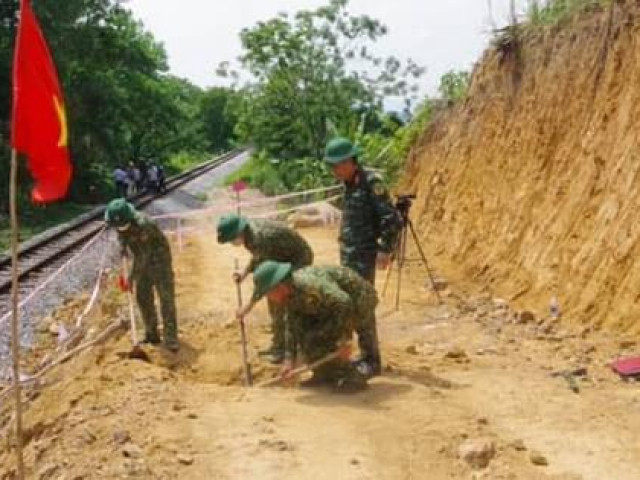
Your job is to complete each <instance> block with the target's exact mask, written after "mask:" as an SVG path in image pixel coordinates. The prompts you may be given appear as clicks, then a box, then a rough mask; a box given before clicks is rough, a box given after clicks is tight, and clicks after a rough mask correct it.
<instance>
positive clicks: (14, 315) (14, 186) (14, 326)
mask: <svg viewBox="0 0 640 480" xmlns="http://www.w3.org/2000/svg"><path fill="white" fill-rule="evenodd" d="M17 197H18V154H17V152H16V150H15V149H12V150H11V174H10V180H9V209H10V216H11V353H12V355H13V390H14V395H15V400H16V458H17V463H18V478H19V479H20V480H24V478H25V475H24V457H23V453H22V402H21V397H22V391H21V385H20V326H19V324H18V320H19V318H18V317H19V315H18V242H19V239H18V238H19V232H18V198H17Z"/></svg>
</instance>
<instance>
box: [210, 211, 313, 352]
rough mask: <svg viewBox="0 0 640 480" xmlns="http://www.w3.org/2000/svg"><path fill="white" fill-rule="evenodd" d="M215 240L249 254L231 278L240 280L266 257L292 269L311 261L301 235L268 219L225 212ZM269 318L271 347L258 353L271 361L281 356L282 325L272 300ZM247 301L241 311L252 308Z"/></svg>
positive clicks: (282, 347) (311, 252) (309, 249)
mask: <svg viewBox="0 0 640 480" xmlns="http://www.w3.org/2000/svg"><path fill="white" fill-rule="evenodd" d="M218 242H219V243H228V242H232V243H233V244H234V245H236V246H239V245H243V246H244V247H245V248H246V249H247V250H248V251H249V252H250V253H251V261H250V262H249V264H248V265H247V266H246V267H245V269H244V270H243V271H242V272H235V273H234V275H233V278H234V280H235V281H236V282H238V283H240V282H242V281H243V280H244V279H245V278H247V276H248V275H249V274H250V273H252V272H253V271H254V270H255V269H256V267H257V266H258V265H260V263H262V262H263V261H265V260H275V261H278V262H288V263H290V264H291V267H292V269H294V270H296V269H298V268H302V267H306V266H308V265H311V264H312V263H313V251H312V250H311V247H310V246H309V244H308V243H307V241H306V240H305V239H304V238H302V236H301V235H300V234H299V233H298V232H296V231H294V230H291V229H290V228H288V227H287V226H285V225H283V224H281V223H279V222H274V221H271V220H252V221H249V220H248V219H247V218H245V217H243V216H240V215H235V214H231V215H226V216H224V217H222V218H221V219H220V221H219V222H218ZM267 304H268V307H269V314H270V316H271V321H272V332H273V340H272V344H271V348H270V349H268V350H265V351H263V352H261V353H263V354H266V355H270V356H271V361H272V362H273V363H282V361H283V359H284V327H283V324H282V312H281V310H282V309H281V308H280V307H279V306H278V305H277V304H275V303H274V302H271V301H268V302H267ZM253 306H254V303H253V302H251V303H249V304H248V305H247V306H246V307H245V308H244V309H243V311H242V313H243V315H246V314H247V313H249V312H250V311H251V309H252V308H253Z"/></svg>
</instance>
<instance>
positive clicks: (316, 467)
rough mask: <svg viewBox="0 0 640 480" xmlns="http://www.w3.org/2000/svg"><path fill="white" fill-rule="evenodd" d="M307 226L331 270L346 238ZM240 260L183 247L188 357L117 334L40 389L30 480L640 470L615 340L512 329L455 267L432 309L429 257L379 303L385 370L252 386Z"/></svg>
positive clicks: (116, 310) (257, 323)
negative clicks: (337, 382) (245, 352)
mask: <svg viewBox="0 0 640 480" xmlns="http://www.w3.org/2000/svg"><path fill="white" fill-rule="evenodd" d="M302 233H303V234H304V235H305V236H306V237H307V238H308V239H309V240H310V242H311V243H312V245H313V247H314V249H315V251H316V258H317V259H318V260H317V262H316V263H318V264H322V263H334V262H336V260H337V258H336V248H335V245H336V243H335V241H336V240H335V237H336V232H335V230H332V229H326V230H323V229H308V230H303V231H302ZM236 256H237V258H239V259H241V261H242V262H244V261H246V258H247V257H246V255H245V254H244V252H241V251H240V250H238V249H234V248H233V247H230V246H219V245H217V243H216V242H215V239H214V238H213V237H212V236H210V235H200V236H192V237H190V238H189V239H188V240H187V242H186V244H185V246H184V249H183V250H182V251H178V250H177V249H176V251H175V264H176V265H175V268H176V274H177V279H178V302H179V303H178V309H179V317H180V330H181V338H182V340H183V343H184V347H183V349H182V351H181V352H180V353H179V354H178V355H177V356H174V355H172V354H168V353H165V352H164V351H162V350H161V349H148V350H149V351H150V354H151V356H152V359H153V362H152V363H150V364H148V363H144V362H140V361H136V360H127V359H123V358H121V357H122V353H124V352H126V351H127V350H128V349H129V344H128V340H127V336H126V335H125V334H124V333H123V334H122V335H121V336H120V338H118V339H117V340H115V341H111V342H109V343H107V344H106V345H105V346H104V347H101V348H97V349H94V350H92V351H90V352H87V353H85V354H83V355H82V356H80V357H78V358H76V359H74V360H72V361H71V362H69V363H67V364H65V365H64V366H63V367H61V369H60V370H58V371H56V372H55V373H53V374H51V375H50V376H49V377H47V383H48V385H45V386H43V387H41V388H39V389H38V390H36V391H35V393H34V391H32V392H31V393H30V396H32V397H34V396H35V397H36V398H34V399H33V400H31V401H30V404H29V408H28V410H27V414H26V416H27V418H26V424H27V427H28V437H29V443H28V446H27V449H26V455H27V464H28V465H29V468H30V477H29V478H42V479H46V478H52V479H80V478H129V477H136V478H149V479H177V478H180V479H187V478H188V479H218V478H219V479H249V478H251V479H254V478H255V479H300V478H304V479H341V480H342V479H429V480H431V479H433V480H438V479H450V478H454V479H458V478H461V479H471V478H475V479H480V478H484V479H578V478H583V479H593V480H602V479H615V480H632V479H637V478H640V442H639V441H638V440H639V439H640V435H639V434H638V433H637V432H639V431H640V410H639V408H638V407H639V402H640V397H638V395H637V391H638V386H637V384H623V383H621V382H619V381H618V380H617V379H616V378H615V377H614V376H613V375H612V374H611V373H610V372H609V370H608V367H607V365H606V362H607V361H608V360H609V359H610V358H611V357H612V356H613V355H615V354H617V353H618V352H619V350H620V339H617V338H613V337H611V338H606V337H604V336H597V335H596V334H588V335H586V336H585V335H583V336H585V338H583V336H581V333H582V334H583V333H584V332H576V331H569V330H566V329H565V328H564V327H563V325H562V323H560V324H555V323H552V322H547V321H546V319H541V320H542V321H544V322H541V321H540V320H539V319H530V318H527V316H526V315H522V316H521V317H522V319H523V320H529V322H528V323H524V324H516V323H513V322H512V317H513V313H514V312H511V311H510V310H509V309H508V306H506V305H505V304H504V302H501V301H500V300H497V299H494V298H493V297H492V296H491V295H490V293H488V292H485V291H482V290H481V289H479V288H478V286H475V285H473V284H471V283H469V282H466V281H465V280H464V279H460V278H456V275H455V272H453V269H447V268H446V266H436V267H437V268H438V273H439V274H440V275H443V276H445V277H446V278H447V280H448V282H449V287H448V288H447V289H446V290H444V291H443V292H442V293H443V297H444V299H445V304H444V305H438V304H437V301H436V299H435V298H434V296H433V294H432V293H431V292H430V291H429V290H428V289H427V288H425V286H426V285H425V280H426V277H425V275H424V272H423V271H422V269H421V267H420V265H419V264H415V265H414V264H411V266H410V268H409V271H408V273H407V278H409V279H410V281H405V282H404V284H405V286H406V288H405V289H404V290H403V292H402V304H401V309H400V311H399V312H394V311H393V306H392V301H391V297H392V295H391V294H389V298H388V299H387V300H386V301H383V302H382V303H381V305H380V307H379V324H380V325H379V327H380V331H381V337H382V339H383V350H384V356H385V364H386V371H385V374H384V375H383V376H382V377H381V378H377V379H375V380H374V381H372V382H371V386H370V389H369V390H368V391H366V392H364V393H360V394H357V395H350V396H342V395H338V394H334V393H332V392H330V391H313V390H312V391H306V390H300V389H298V388H284V387H276V388H269V389H258V388H252V389H247V388H244V387H242V386H241V383H242V381H241V379H242V369H241V354H240V343H239V332H238V330H237V326H236V325H235V323H233V322H231V318H232V312H233V311H234V308H235V301H236V300H235V289H234V288H233V284H232V282H231V281H230V276H231V271H232V268H233V259H234V257H236ZM380 277H381V278H380V279H379V280H380V282H379V283H380V284H379V285H378V287H379V290H380V289H381V286H382V285H381V284H382V281H383V280H384V276H383V275H380ZM250 287H251V286H250V285H249V282H247V284H246V285H245V297H246V296H248V294H249V291H250ZM391 287H393V282H392V283H391ZM392 289H393V288H391V290H392ZM72 311H73V308H72V305H71V306H70V307H69V308H67V311H66V312H65V313H61V314H60V315H62V317H60V318H61V319H63V317H64V315H69V313H72ZM124 313H125V309H124V298H123V297H122V296H121V294H120V293H119V292H116V291H115V290H112V291H110V292H109V293H108V294H107V295H106V296H105V297H104V298H103V301H102V304H101V306H100V308H99V311H97V312H96V314H95V315H94V318H93V319H92V320H91V321H93V322H95V323H96V325H100V324H104V323H106V322H108V321H111V320H113V318H117V317H118V316H119V315H124ZM267 323H268V322H267V315H266V309H265V308H264V305H262V306H261V307H260V308H259V309H258V311H256V312H255V314H254V315H253V316H252V317H251V320H250V326H249V337H250V343H251V357H252V363H253V367H254V372H255V374H256V376H257V377H258V379H265V378H269V377H270V376H271V375H274V374H275V370H274V368H273V367H271V366H270V365H268V364H266V363H261V361H260V359H259V358H258V356H257V350H258V349H260V348H264V347H266V346H267V345H268V343H269V335H268V328H267ZM538 323H541V324H540V325H539V324H538ZM42 335H43V337H46V336H47V335H49V334H48V333H43V334H42ZM625 345H627V344H625ZM577 367H587V370H588V375H587V377H586V379H585V380H581V379H578V380H577V382H578V387H579V389H580V393H574V392H573V391H571V390H570V389H569V388H568V384H567V383H566V381H565V380H564V379H563V378H562V377H553V376H551V374H552V373H553V372H555V371H559V370H563V369H573V368H577ZM3 408H4V410H3V411H5V412H6V410H7V408H8V406H7V405H5V406H4V407H3ZM2 418H3V419H2V421H1V423H0V425H4V424H5V423H6V421H7V417H6V413H5V414H4V415H3V417H2ZM8 443H9V441H4V442H3V444H2V446H1V447H0V478H12V477H11V475H12V474H11V472H12V466H13V456H12V455H11V454H10V452H9V451H8V450H7V446H8ZM478 443H479V444H480V446H478V447H473V445H472V446H470V447H469V448H470V449H471V450H473V449H474V448H477V449H479V451H480V453H479V454H478V456H479V458H482V457H483V455H484V456H485V457H487V459H488V458H490V462H489V464H488V466H487V467H486V468H481V469H474V468H472V466H471V465H470V464H469V463H468V462H467V461H465V460H464V459H462V458H460V453H461V452H460V448H461V447H462V446H463V445H465V444H467V445H469V444H478ZM492 450H494V453H493V454H492ZM483 451H484V453H482V452H483ZM480 462H481V463H482V460H480ZM535 463H538V464H545V463H547V464H548V465H536V464H535Z"/></svg>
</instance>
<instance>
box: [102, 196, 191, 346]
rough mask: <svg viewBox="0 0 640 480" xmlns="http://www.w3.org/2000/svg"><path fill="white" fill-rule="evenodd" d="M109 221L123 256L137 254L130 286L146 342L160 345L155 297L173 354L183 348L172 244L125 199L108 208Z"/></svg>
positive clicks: (114, 201) (107, 216) (165, 341)
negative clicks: (180, 344)
mask: <svg viewBox="0 0 640 480" xmlns="http://www.w3.org/2000/svg"><path fill="white" fill-rule="evenodd" d="M105 221H106V222H107V224H108V225H109V226H111V227H115V228H116V230H117V231H118V240H119V241H120V245H121V247H122V254H123V255H128V254H129V253H131V254H132V255H133V266H132V267H131V272H130V273H129V278H128V279H127V283H128V284H129V285H131V286H135V287H136V300H137V302H138V307H139V308H140V313H141V314H142V320H143V322H144V327H145V336H144V340H143V342H144V343H151V344H158V343H160V336H159V335H158V315H157V312H156V307H155V302H154V294H153V291H154V289H155V291H156V294H157V295H158V298H159V300H160V310H161V313H162V323H163V337H164V344H165V346H166V347H167V348H168V349H169V350H171V351H174V352H175V351H177V350H178V349H179V343H178V328H177V324H176V305H175V291H174V281H173V270H172V268H171V249H170V248H169V242H168V241H167V238H166V237H165V236H164V234H163V233H162V231H161V230H160V229H159V228H158V226H157V225H156V224H155V223H154V222H153V221H152V220H150V219H149V218H147V217H146V216H144V215H143V214H142V213H140V212H138V211H136V210H135V208H134V207H133V205H131V204H130V203H128V202H127V201H126V200H124V199H121V198H120V199H117V200H113V201H112V202H111V203H109V205H108V206H107V210H106V212H105Z"/></svg>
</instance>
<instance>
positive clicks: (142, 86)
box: [0, 0, 237, 212]
mask: <svg viewBox="0 0 640 480" xmlns="http://www.w3.org/2000/svg"><path fill="white" fill-rule="evenodd" d="M18 3H19V2H18V1H17V0H7V1H5V2H2V6H1V7H0V84H2V85H7V86H8V85H10V72H11V62H12V55H13V42H14V37H15V27H16V14H17V8H18ZM123 5H125V3H124V2H122V1H119V0H65V1H58V0H39V1H38V2H33V6H34V9H35V11H36V15H37V16H38V19H39V21H40V24H41V26H42V29H43V31H44V34H45V37H46V39H47V42H48V44H49V46H50V50H51V52H52V54H53V56H54V60H55V63H56V66H57V69H58V73H59V75H60V79H61V82H62V86H63V89H64V92H65V97H66V98H65V100H66V107H67V115H68V121H69V132H70V138H69V145H70V150H71V157H72V161H73V163H74V178H73V183H72V187H71V195H70V197H71V200H72V201H79V202H98V201H105V200H106V199H108V198H109V196H111V195H113V193H114V191H113V185H112V183H111V172H112V170H113V168H114V167H115V166H116V165H119V164H127V163H129V162H135V161H142V160H152V159H153V160H156V161H159V162H161V163H164V164H166V165H167V169H168V170H169V171H174V172H175V171H176V168H181V167H179V165H191V164H192V163H193V161H195V159H198V158H203V157H204V156H205V154H206V153H208V152H217V151H219V150H221V149H225V148H228V146H229V144H230V142H231V141H232V140H231V137H232V131H233V127H234V124H235V122H236V119H237V115H235V116H234V115H232V114H230V113H229V112H232V111H233V109H232V108H231V107H230V106H229V107H227V105H226V104H225V107H224V108H223V111H216V108H214V107H213V106H212V104H213V103H215V101H213V100H212V98H215V96H216V92H212V91H211V90H208V91H203V90H202V89H200V88H198V87H196V86H194V85H192V84H191V83H190V82H188V81H186V80H184V79H180V78H177V77H174V76H171V75H169V74H168V73H167V70H168V66H167V57H166V52H165V50H164V48H163V46H162V45H161V44H160V43H158V42H157V41H156V40H155V39H154V38H153V36H152V35H151V34H150V33H148V32H147V31H145V30H144V28H143V26H142V24H140V23H139V22H137V21H136V20H135V19H134V18H133V16H132V14H131V12H130V11H129V10H127V9H126V8H125V7H124V6H123ZM227 93H228V95H229V96H232V92H225V95H226V94H227ZM223 96H224V95H223ZM234 101H235V100H234ZM226 103H227V104H230V103H231V102H226ZM10 111H11V89H10V88H5V89H2V90H1V91H0V212H2V211H6V209H7V208H8V207H7V202H6V199H7V198H8V195H7V179H8V165H9V162H8V161H4V160H5V158H6V156H7V155H8V154H7V151H6V147H4V146H3V145H6V144H7V143H8V138H9V119H10ZM220 124H221V125H222V126H221V127H220V128H219V129H218V130H216V128H217V126H218V125H220ZM176 156H177V158H178V160H176V159H175V158H176ZM20 178H21V190H24V191H25V192H27V191H28V188H29V182H30V180H29V176H28V174H27V173H26V172H25V171H23V172H22V173H21V175H20Z"/></svg>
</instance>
